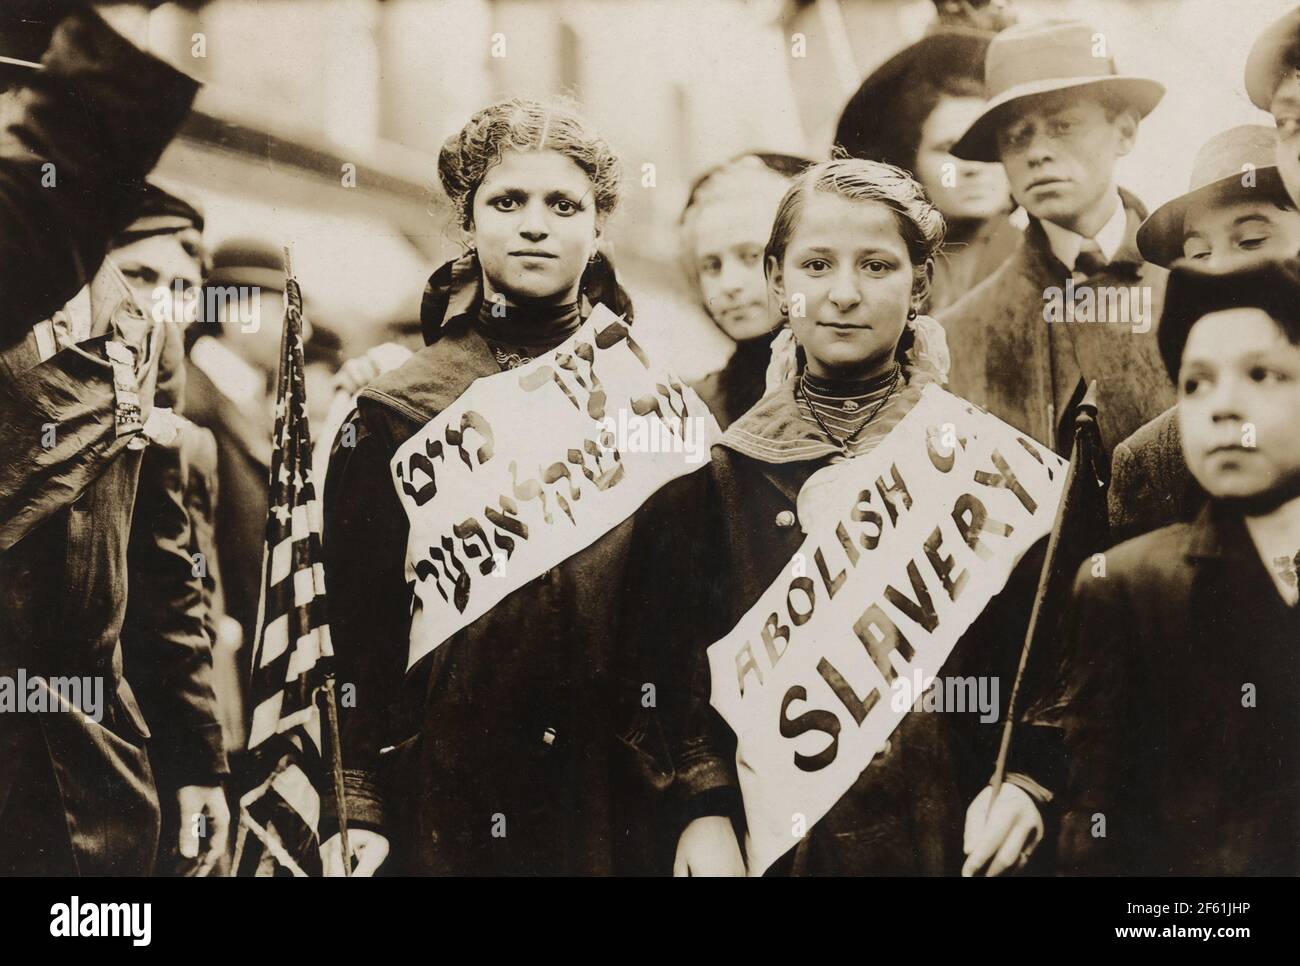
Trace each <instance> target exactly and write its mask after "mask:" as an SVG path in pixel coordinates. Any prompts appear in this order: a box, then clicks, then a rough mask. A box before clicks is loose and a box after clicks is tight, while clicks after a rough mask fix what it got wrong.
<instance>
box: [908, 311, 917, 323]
mask: <svg viewBox="0 0 1300 966" xmlns="http://www.w3.org/2000/svg"><path fill="white" fill-rule="evenodd" d="M915 319H916V309H908V310H907V321H909V322H912V321H914V320H915Z"/></svg>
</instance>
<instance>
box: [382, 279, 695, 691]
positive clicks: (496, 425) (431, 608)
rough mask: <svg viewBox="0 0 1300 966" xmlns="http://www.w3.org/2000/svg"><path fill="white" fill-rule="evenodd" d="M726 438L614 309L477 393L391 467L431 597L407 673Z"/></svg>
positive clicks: (421, 611) (421, 610) (411, 555)
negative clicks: (456, 634)
mask: <svg viewBox="0 0 1300 966" xmlns="http://www.w3.org/2000/svg"><path fill="white" fill-rule="evenodd" d="M719 435H720V434H719V431H718V424H717V421H716V420H715V419H714V418H713V416H712V415H711V414H710V413H709V411H708V408H707V407H706V406H705V405H704V403H703V402H702V401H701V400H700V398H699V397H698V396H697V395H696V394H695V392H694V391H693V390H692V389H690V388H689V387H687V386H685V385H684V384H682V383H681V382H680V381H679V380H678V379H677V378H676V377H674V376H673V375H672V374H671V373H669V372H668V371H667V370H665V369H663V368H661V367H660V366H658V365H657V364H656V363H655V362H654V361H652V360H651V359H650V358H649V357H648V356H647V355H646V353H645V351H644V350H643V349H642V348H641V347H640V346H639V345H637V343H636V342H635V341H634V340H633V338H632V332H631V329H630V327H629V326H628V325H627V324H626V323H625V322H623V321H622V320H621V319H620V318H619V317H618V316H616V315H614V313H612V312H611V311H609V309H607V308H605V307H604V306H603V305H602V306H597V307H596V309H595V311H594V312H592V314H591V316H590V317H589V318H588V319H587V321H586V322H585V323H584V324H583V325H582V327H581V328H580V329H578V331H577V332H576V333H574V334H573V336H572V337H571V338H569V339H568V341H566V342H565V343H564V344H563V345H561V346H559V347H558V348H556V349H555V350H554V351H553V352H550V353H548V354H546V355H544V356H540V357H539V358H537V359H534V360H533V361H532V362H530V363H528V364H527V365H525V366H521V367H520V368H518V369H512V370H509V371H507V372H502V373H499V374H497V375H493V376H488V377H486V378H482V379H478V380H476V381H475V382H474V384H473V385H471V386H470V388H469V389H467V390H466V391H465V392H464V393H463V394H462V395H461V396H460V398H459V399H457V400H456V402H455V403H454V404H453V405H451V406H449V407H448V408H447V409H446V410H444V411H443V412H442V413H440V414H439V415H438V416H437V417H435V418H434V419H432V420H430V421H429V423H428V424H427V425H426V426H425V427H424V428H423V429H421V430H420V431H419V432H418V433H416V434H415V435H414V436H412V437H411V438H410V439H409V440H407V441H406V443H405V444H403V445H402V447H401V448H400V449H398V451H397V455H396V456H395V457H394V458H393V461H392V463H391V464H390V465H391V470H392V473H393V479H394V483H395V485H396V487H397V492H398V496H399V497H400V499H401V501H402V506H403V508H404V509H405V510H406V514H407V517H408V518H409V519H410V523H411V531H410V539H409V542H408V544H407V554H406V577H407V580H411V581H415V594H416V596H417V598H418V602H417V603H416V607H415V614H414V617H413V620H412V625H411V643H410V652H409V655H408V665H407V666H408V667H409V666H410V665H411V664H414V663H415V662H416V661H418V660H419V659H420V658H421V657H423V656H424V655H425V654H427V653H429V652H430V651H432V650H433V649H434V648H436V647H437V646H438V645H439V644H441V643H443V642H444V641H446V640H447V639H448V638H449V637H451V636H452V635H453V634H455V633H456V632H457V631H458V630H460V629H461V628H462V627H465V626H466V625H468V624H470V623H472V622H473V621H474V620H476V619H478V618H479V617H480V616H481V615H483V614H485V613H487V611H489V610H491V608H492V607H493V606H495V605H496V604H497V602H499V601H500V600H501V599H502V598H504V597H505V596H506V595H507V594H509V593H510V592H511V591H513V590H515V589H517V588H519V587H522V586H523V585H524V584H526V583H528V582H529V581H531V580H533V579H535V578H536V577H538V576H540V575H541V574H542V573H544V572H545V571H547V570H548V569H550V568H551V567H554V566H555V565H556V564H559V563H561V562H562V561H564V560H566V559H568V558H569V557H571V556H572V555H573V554H575V553H577V552H578V551H580V550H582V549H583V548H585V547H587V546H589V545H590V544H592V543H594V542H595V541H596V539H597V538H598V537H600V536H602V535H603V534H605V533H607V532H608V531H610V530H612V529H613V528H614V527H616V526H617V525H618V524H620V523H622V522H623V521H624V520H626V519H627V518H628V517H629V516H631V515H632V513H633V512H634V511H635V510H636V509H637V508H638V507H639V506H640V505H641V504H642V503H644V502H645V501H646V499H647V498H648V497H650V496H651V494H653V493H654V492H655V491H656V490H658V489H659V488H660V487H661V486H663V485H664V484H665V483H667V482H669V481H670V480H673V479H675V478H677V477H679V476H685V475H686V474H687V473H691V472H694V471H695V470H698V469H700V468H701V467H702V466H705V465H706V464H707V462H708V458H709V449H710V447H711V446H712V445H713V443H714V442H716V440H717V438H718V436H719ZM616 590H617V588H611V592H616Z"/></svg>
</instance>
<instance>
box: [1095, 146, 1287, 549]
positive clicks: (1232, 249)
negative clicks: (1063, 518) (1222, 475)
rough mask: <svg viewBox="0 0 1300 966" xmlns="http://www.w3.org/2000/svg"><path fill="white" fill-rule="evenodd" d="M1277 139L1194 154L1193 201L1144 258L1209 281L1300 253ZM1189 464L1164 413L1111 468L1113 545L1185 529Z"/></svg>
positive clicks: (1192, 506)
mask: <svg viewBox="0 0 1300 966" xmlns="http://www.w3.org/2000/svg"><path fill="white" fill-rule="evenodd" d="M1276 156H1277V135H1276V133H1275V132H1274V131H1273V129H1272V128H1268V127H1265V126H1263V125H1260V124H1243V125H1240V126H1238V127H1234V128H1231V129H1229V130H1227V131H1222V132H1220V133H1219V134H1216V135H1215V136H1214V137H1212V138H1210V139H1209V140H1208V141H1206V142H1205V144H1204V145H1203V146H1202V147H1201V149H1200V151H1199V152H1197V155H1196V161H1195V163H1194V164H1193V166H1192V177H1191V184H1190V185H1189V186H1188V189H1187V193H1186V194H1182V195H1179V196H1178V197H1177V198H1174V199H1173V200H1172V201H1170V202H1168V203H1166V204H1164V205H1161V206H1160V207H1159V208H1157V209H1156V210H1155V211H1154V212H1152V214H1151V217H1149V218H1148V219H1147V220H1146V221H1144V222H1143V223H1142V227H1141V228H1139V229H1138V235H1137V240H1138V248H1139V250H1140V251H1141V252H1142V254H1143V256H1144V257H1145V258H1146V259H1147V260H1148V261H1150V262H1154V263H1155V264H1157V265H1161V266H1163V267H1165V268H1169V267H1171V266H1172V265H1173V263H1174V262H1175V261H1177V260H1178V259H1180V258H1186V259H1188V260H1189V261H1191V262H1192V263H1194V264H1195V265H1196V266H1197V267H1199V268H1202V269H1204V270H1206V271H1210V272H1225V271H1232V270H1233V269H1236V268H1240V267H1242V266H1243V265H1245V264H1246V263H1248V262H1251V261H1254V260H1257V259H1259V258H1265V257H1272V258H1289V257H1291V256H1293V255H1294V254H1295V253H1296V252H1298V251H1300V211H1297V210H1296V206H1295V203H1294V202H1293V201H1292V200H1291V198H1290V196H1289V195H1288V194H1287V191H1286V188H1285V186H1284V185H1283V184H1282V177H1281V175H1280V174H1279V172H1278V169H1277V167H1276V165H1274V163H1273V161H1274V159H1275V158H1276ZM1204 498H1205V494H1204V492H1203V491H1202V490H1201V488H1200V487H1199V486H1198V485H1197V483H1196V481H1195V479H1193V478H1192V475H1191V473H1190V472H1189V471H1188V469H1187V464H1186V462H1185V461H1184V459H1183V449H1182V437H1181V435H1180V433H1179V430H1178V418H1177V413H1176V411H1175V409H1172V408H1171V409H1167V410H1166V411H1165V412H1163V413H1161V414H1160V415H1159V416H1157V417H1156V418H1155V419H1153V420H1152V421H1151V422H1149V423H1147V424H1146V425H1144V426H1142V427H1141V428H1140V429H1138V430H1137V431H1136V432H1135V433H1134V434H1133V435H1132V436H1130V437H1128V438H1127V439H1125V440H1124V441H1123V442H1121V443H1120V444H1119V445H1118V446H1116V447H1115V453H1114V455H1113V457H1112V460H1111V484H1110V493H1109V495H1108V500H1109V504H1110V526H1111V537H1112V539H1114V540H1117V541H1118V540H1125V539H1128V538H1129V537H1134V536H1137V535H1138V534H1141V533H1146V532H1147V531H1149V530H1155V529H1157V528H1159V527H1163V526H1166V525H1167V524H1170V523H1175V522H1178V521H1181V520H1188V519H1191V517H1192V516H1193V515H1194V514H1195V512H1196V510H1197V508H1198V507H1199V506H1200V504H1201V503H1202V502H1203V501H1204Z"/></svg>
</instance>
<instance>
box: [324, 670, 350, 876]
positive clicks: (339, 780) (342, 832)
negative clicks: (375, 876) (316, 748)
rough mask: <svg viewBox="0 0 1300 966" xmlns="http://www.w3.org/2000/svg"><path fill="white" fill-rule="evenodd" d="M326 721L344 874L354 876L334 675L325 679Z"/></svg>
mask: <svg viewBox="0 0 1300 966" xmlns="http://www.w3.org/2000/svg"><path fill="white" fill-rule="evenodd" d="M322 690H324V692H325V720H326V721H327V722H328V723H329V733H330V772H331V773H332V774H333V776H334V809H335V813H336V814H337V815H338V820H339V838H340V840H341V842H342V845H343V874H344V875H345V876H351V875H352V850H351V849H350V848H349V847H348V804H347V798H346V796H345V795H344V793H343V749H342V748H341V747H340V745H339V709H338V704H337V702H336V701H335V699H334V675H332V674H331V675H330V676H329V677H328V678H326V679H325V686H324V688H323V689H322Z"/></svg>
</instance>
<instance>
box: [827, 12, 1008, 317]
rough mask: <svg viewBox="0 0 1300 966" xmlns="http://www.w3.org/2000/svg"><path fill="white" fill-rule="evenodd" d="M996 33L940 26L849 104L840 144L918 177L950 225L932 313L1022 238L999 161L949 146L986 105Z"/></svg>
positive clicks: (898, 56) (932, 294)
mask: <svg viewBox="0 0 1300 966" xmlns="http://www.w3.org/2000/svg"><path fill="white" fill-rule="evenodd" d="M992 36H993V35H992V34H991V33H987V32H985V31H981V30H975V29H971V28H960V27H943V28H938V29H936V30H935V31H933V32H932V33H930V34H928V35H927V36H925V37H923V38H922V39H921V40H919V41H917V42H916V43H914V44H912V45H911V46H910V47H908V48H906V49H905V50H902V51H900V52H899V53H898V54H895V55H894V56H893V57H891V58H890V59H889V60H888V61H886V62H885V63H884V65H882V66H881V67H879V68H878V69H877V70H876V71H874V72H873V73H872V74H871V76H869V77H868V78H867V79H866V80H865V81H863V83H862V86H861V87H860V88H858V92H857V93H856V94H854V95H853V97H852V98H851V99H850V100H849V103H848V104H847V105H846V106H845V108H844V113H843V115H841V117H840V123H839V126H838V128H837V129H836V132H835V143H836V145H838V146H839V147H840V148H842V149H843V150H844V151H846V152H847V153H848V154H849V155H850V156H852V157H856V158H866V159H868V160H872V161H884V162H886V163H887V164H894V165H897V166H898V167H900V168H902V169H903V170H905V171H910V172H912V174H913V175H914V176H915V177H916V179H917V181H919V182H920V183H921V186H922V187H923V188H925V192H926V194H927V195H929V196H930V199H931V200H932V201H933V202H934V204H935V205H936V206H937V207H938V209H939V210H940V211H941V212H942V213H943V217H944V220H945V221H946V222H947V223H948V235H947V238H946V240H945V242H944V247H943V249H942V250H941V251H940V252H939V257H938V258H936V259H935V275H934V285H933V286H932V288H931V291H930V301H929V306H928V308H929V311H931V312H937V311H939V310H940V309H942V308H944V307H945V306H947V305H950V304H951V303H952V302H955V301H956V300H957V299H958V298H960V297H961V296H962V295H964V294H965V293H966V292H967V291H969V290H970V289H971V288H972V287H974V286H975V285H976V284H977V283H978V282H980V281H982V280H983V279H985V278H987V277H988V275H989V274H990V273H991V272H992V271H993V269H995V268H997V266H998V265H1000V264H1002V262H1003V261H1005V259H1006V257H1007V256H1008V255H1010V254H1011V252H1012V251H1013V250H1014V249H1015V247H1016V245H1017V244H1018V243H1019V241H1020V237H1021V233H1020V229H1018V228H1017V227H1015V225H1013V224H1012V223H1011V221H1010V220H1009V215H1010V214H1011V211H1012V209H1013V208H1014V207H1015V206H1014V204H1013V203H1012V201H1011V194H1010V190H1009V189H1008V187H1007V180H1006V176H1005V175H1004V174H1003V173H1002V166H1001V165H999V164H989V163H984V162H979V161H964V160H962V159H960V158H956V157H954V156H953V155H952V153H951V151H950V149H951V147H952V145H953V144H954V143H956V141H957V139H958V138H960V137H961V135H962V134H963V133H964V132H965V131H966V128H967V127H968V126H969V125H970V123H971V122H972V121H974V119H975V118H976V117H978V116H979V114H980V112H981V111H982V110H983V108H984V103H985V97H984V84H983V76H984V54H985V51H986V50H987V49H988V43H989V39H990V38H991V37H992Z"/></svg>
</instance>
